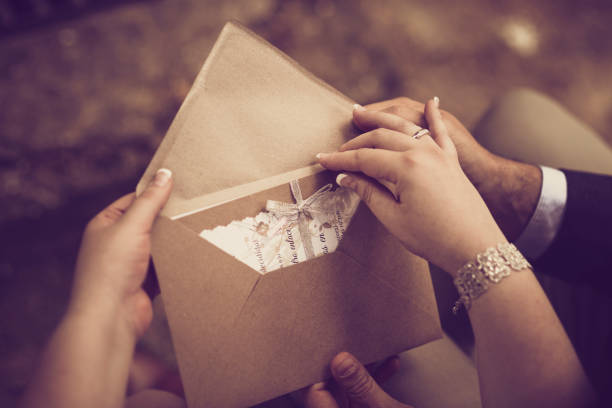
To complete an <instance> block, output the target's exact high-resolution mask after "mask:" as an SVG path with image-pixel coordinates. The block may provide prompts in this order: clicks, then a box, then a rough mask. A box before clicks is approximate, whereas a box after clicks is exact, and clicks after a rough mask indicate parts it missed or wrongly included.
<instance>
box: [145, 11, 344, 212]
mask: <svg viewBox="0 0 612 408" xmlns="http://www.w3.org/2000/svg"><path fill="white" fill-rule="evenodd" d="M352 103H353V102H352V101H351V100H349V99H348V98H346V97H345V96H343V95H342V94H340V93H339V92H337V91H335V90H334V89H333V88H331V87H330V86H329V85H327V84H325V83H323V82H322V81H320V80H319V79H317V78H316V77H314V76H313V75H312V74H310V73H308V72H307V71H306V70H304V69H303V68H301V67H300V66H299V65H298V64H297V63H295V62H294V61H293V60H291V59H290V58H289V57H288V56H286V55H285V54H283V53H282V52H280V51H279V50H278V49H276V48H274V47H273V46H272V45H270V44H269V43H267V42H266V41H264V40H263V39H261V38H259V37H257V36H256V35H255V34H253V33H252V32H250V31H248V30H247V29H245V28H243V27H242V26H239V25H237V24H235V23H228V24H226V25H225V27H224V28H223V31H222V32H221V35H220V36H219V39H218V40H217V42H216V43H215V45H214V47H213V50H212V51H211V53H210V55H209V57H208V58H207V60H206V63H205V64H204V66H203V68H202V70H201V71H200V73H199V74H198V76H197V78H196V80H195V83H194V85H193V87H192V88H191V90H190V92H189V94H188V96H187V98H186V99H185V101H184V102H183V105H182V106H181V108H180V110H179V113H178V114H177V116H176V118H175V119H174V121H173V123H172V125H171V127H170V129H169V130H168V133H167V135H166V137H165V138H164V140H163V142H162V144H161V146H160V148H159V149H158V151H157V152H156V154H155V157H154V158H153V161H152V162H151V164H150V165H149V167H148V168H147V170H146V171H145V174H144V176H143V178H142V180H141V182H140V183H139V186H138V191H140V190H142V189H143V188H144V186H145V185H146V183H148V182H149V181H150V180H151V179H152V177H153V175H154V173H155V171H156V170H157V169H158V168H161V167H166V168H169V169H171V170H172V171H173V173H174V188H173V192H172V195H171V197H170V200H169V201H168V204H167V205H166V207H165V208H164V210H163V214H164V215H167V216H170V217H172V216H175V215H176V214H180V213H184V212H188V211H192V210H194V208H193V205H194V204H193V202H192V203H190V202H189V201H190V200H193V199H194V198H197V197H200V196H203V195H206V194H210V193H214V192H217V191H220V190H225V189H228V188H232V187H236V186H240V185H243V184H247V183H250V182H254V181H256V180H260V179H264V178H269V177H273V176H276V175H279V174H282V173H286V172H289V171H292V170H295V169H299V168H303V167H307V166H309V165H312V164H313V161H314V160H313V158H314V155H315V154H316V153H318V152H321V151H323V152H325V151H332V150H335V149H336V148H337V147H338V146H339V145H341V144H342V143H344V142H345V141H346V140H348V139H350V138H352V137H353V136H354V135H355V133H354V129H353V127H352V125H351V119H352V114H351V111H352V108H351V106H352Z"/></svg>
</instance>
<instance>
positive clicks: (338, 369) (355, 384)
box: [331, 352, 393, 408]
mask: <svg viewBox="0 0 612 408" xmlns="http://www.w3.org/2000/svg"><path fill="white" fill-rule="evenodd" d="M331 371H332V375H333V376H334V379H335V380H336V382H337V383H338V384H339V385H340V387H341V388H342V390H343V391H344V392H345V393H346V396H347V397H348V399H349V401H350V402H351V406H356V407H371V408H382V407H388V406H389V405H390V404H389V403H390V402H391V401H393V400H392V399H391V397H390V396H389V395H388V394H387V393H386V392H384V391H383V390H382V388H380V386H379V385H378V384H377V383H376V381H374V379H373V378H372V376H371V375H370V373H368V370H366V368H365V367H364V366H363V365H362V364H361V363H360V362H359V361H357V359H356V358H355V357H353V356H352V355H351V354H349V353H347V352H342V353H340V354H338V355H337V356H336V357H334V359H333V360H332V362H331Z"/></svg>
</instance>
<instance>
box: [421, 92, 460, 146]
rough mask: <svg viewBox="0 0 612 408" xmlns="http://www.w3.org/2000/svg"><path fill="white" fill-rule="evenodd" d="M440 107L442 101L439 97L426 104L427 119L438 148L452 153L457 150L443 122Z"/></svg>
mask: <svg viewBox="0 0 612 408" xmlns="http://www.w3.org/2000/svg"><path fill="white" fill-rule="evenodd" d="M439 106H440V99H439V98H438V97H437V96H436V97H434V98H433V99H430V100H429V101H427V104H425V118H426V119H427V123H428V125H429V131H430V132H431V136H432V138H433V139H434V140H435V141H436V143H437V144H438V146H440V147H441V148H442V150H447V151H448V150H451V151H452V150H454V149H455V144H454V143H453V141H452V140H451V138H450V136H449V134H448V129H447V128H446V125H445V124H444V121H443V120H442V113H441V112H440V108H439Z"/></svg>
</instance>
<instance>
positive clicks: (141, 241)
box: [21, 170, 172, 408]
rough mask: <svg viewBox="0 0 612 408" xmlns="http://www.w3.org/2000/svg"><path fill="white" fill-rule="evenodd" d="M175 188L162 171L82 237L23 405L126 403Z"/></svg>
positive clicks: (116, 204) (107, 211)
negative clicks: (147, 286) (160, 234)
mask: <svg viewBox="0 0 612 408" xmlns="http://www.w3.org/2000/svg"><path fill="white" fill-rule="evenodd" d="M171 188H172V180H171V173H170V171H169V170H160V171H158V172H157V174H156V176H155V179H154V180H153V182H152V183H151V184H150V185H149V186H148V187H147V189H146V190H145V191H144V192H143V193H142V195H140V197H138V198H136V197H135V195H134V194H129V195H126V196H124V197H122V198H120V199H119V200H117V201H115V202H114V203H113V204H111V205H110V206H108V207H107V208H106V209H105V210H103V211H102V212H101V213H100V214H98V215H96V216H95V217H94V218H93V219H92V220H91V222H90V223H89V225H87V228H86V229H85V234H84V236H83V242H82V244H81V250H80V252H79V257H78V260H77V267H76V272H75V282H74V287H73V290H72V298H71V300H70V305H69V307H68V312H67V313H66V315H65V316H64V318H63V319H62V321H61V322H60V325H59V326H58V328H57V329H56V330H55V332H54V333H53V336H52V337H51V340H50V341H49V344H48V345H47V347H46V349H45V351H44V353H43V354H42V356H41V361H40V365H39V367H38V370H36V372H35V373H34V377H33V378H32V381H31V382H30V384H29V386H28V389H27V390H26V392H25V395H24V398H23V401H22V405H21V406H22V407H24V408H29V407H41V406H45V407H49V408H54V407H94V408H95V407H111V406H117V407H118V406H123V405H124V400H125V393H126V388H127V383H128V374H129V369H130V364H131V362H132V357H133V354H134V346H135V344H136V341H137V340H138V337H139V336H140V335H141V334H142V333H143V332H144V331H145V330H146V328H147V327H148V325H149V323H150V322H151V318H152V307H151V300H150V299H149V297H148V296H147V294H146V293H145V292H144V290H143V289H142V288H141V285H142V282H143V280H144V278H145V275H146V273H147V267H148V264H149V257H150V232H151V226H152V225H153V221H154V220H155V217H157V214H158V213H159V211H160V210H161V208H162V207H163V206H164V204H165V203H166V201H167V200H168V197H169V195H170V190H171Z"/></svg>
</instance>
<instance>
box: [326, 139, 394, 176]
mask: <svg viewBox="0 0 612 408" xmlns="http://www.w3.org/2000/svg"><path fill="white" fill-rule="evenodd" d="M398 154H400V153H398V152H392V151H389V150H384V149H370V148H363V149H357V150H349V151H345V152H334V153H319V154H318V155H317V158H318V159H319V163H321V165H322V166H323V167H325V168H327V169H329V170H338V171H342V170H347V171H359V172H362V173H364V174H365V175H367V176H370V177H373V178H376V179H382V180H386V181H390V182H391V183H397V179H398V169H397V164H396V163H397V162H398V160H397V155H398Z"/></svg>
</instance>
